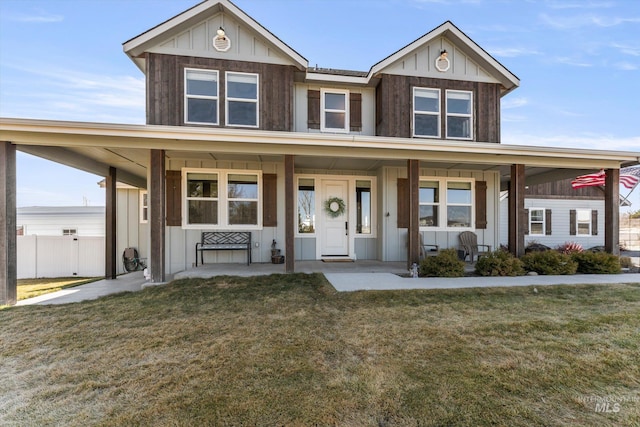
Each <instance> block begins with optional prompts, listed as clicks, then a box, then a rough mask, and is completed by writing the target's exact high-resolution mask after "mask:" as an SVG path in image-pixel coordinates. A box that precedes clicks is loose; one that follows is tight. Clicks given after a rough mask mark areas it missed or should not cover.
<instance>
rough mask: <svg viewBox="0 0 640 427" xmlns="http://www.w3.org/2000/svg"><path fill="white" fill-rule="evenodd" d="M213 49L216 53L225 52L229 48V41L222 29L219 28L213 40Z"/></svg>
mask: <svg viewBox="0 0 640 427" xmlns="http://www.w3.org/2000/svg"><path fill="white" fill-rule="evenodd" d="M213 48H214V49H215V50H217V51H218V52H226V51H228V50H229V49H230V48H231V40H230V39H229V37H227V35H226V34H225V32H224V28H222V27H220V28H219V29H218V31H217V34H216V36H215V37H214V38H213Z"/></svg>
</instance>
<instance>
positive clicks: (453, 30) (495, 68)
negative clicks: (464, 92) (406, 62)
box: [368, 21, 520, 95]
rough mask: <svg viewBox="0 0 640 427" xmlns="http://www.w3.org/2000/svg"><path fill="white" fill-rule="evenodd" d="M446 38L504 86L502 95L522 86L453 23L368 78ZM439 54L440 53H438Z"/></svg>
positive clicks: (386, 62)
mask: <svg viewBox="0 0 640 427" xmlns="http://www.w3.org/2000/svg"><path fill="white" fill-rule="evenodd" d="M442 37H444V38H446V39H448V40H449V41H451V42H452V43H453V44H454V46H455V48H456V49H459V50H461V51H462V52H463V53H464V54H465V55H467V56H468V57H469V58H470V59H471V60H472V61H474V62H475V63H477V64H478V65H479V66H480V67H482V68H483V69H484V70H486V71H487V72H488V73H489V74H490V75H491V76H492V77H493V78H495V79H496V80H497V81H499V82H500V83H501V84H502V86H503V88H504V89H503V92H502V94H503V95H505V94H507V93H509V92H511V91H512V90H514V89H516V88H517V87H518V86H519V85H520V79H518V77H517V76H516V75H515V74H513V73H512V72H511V71H509V70H508V69H507V68H506V67H504V66H503V65H502V64H501V63H500V62H498V61H497V60H496V59H495V58H493V57H492V56H491V55H489V54H488V53H487V52H486V51H485V50H484V49H482V48H481V47H480V46H479V45H478V44H477V43H476V42H474V41H473V40H471V39H470V38H469V37H468V36H467V35H466V34H465V33H463V32H462V31H461V30H460V29H459V28H458V27H456V26H455V25H454V24H453V23H452V22H451V21H446V22H445V23H443V24H442V25H440V26H439V27H437V28H434V29H433V30H431V31H429V32H428V33H426V34H425V35H423V36H422V37H420V38H418V39H417V40H415V41H413V42H411V43H409V44H408V45H406V46H405V47H403V48H402V49H400V50H398V51H396V52H395V53H392V54H391V55H389V56H387V57H386V58H384V59H383V60H382V61H380V62H378V63H377V64H375V65H374V66H373V67H371V69H370V70H369V75H368V78H369V79H371V78H373V77H375V76H376V75H378V74H380V73H384V71H385V69H388V68H389V67H390V66H391V65H392V64H394V63H396V62H398V61H400V60H402V59H403V58H405V57H406V56H407V55H409V54H411V53H413V52H415V51H417V50H419V49H420V48H422V47H423V46H425V45H427V44H429V43H430V42H433V41H434V40H437V39H438V38H442ZM438 54H439V53H438Z"/></svg>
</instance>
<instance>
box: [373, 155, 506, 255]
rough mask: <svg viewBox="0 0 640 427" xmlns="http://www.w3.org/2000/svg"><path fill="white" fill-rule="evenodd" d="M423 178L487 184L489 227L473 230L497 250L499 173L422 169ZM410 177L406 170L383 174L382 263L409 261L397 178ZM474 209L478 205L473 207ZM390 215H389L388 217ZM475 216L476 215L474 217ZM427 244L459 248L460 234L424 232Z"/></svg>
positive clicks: (479, 237)
mask: <svg viewBox="0 0 640 427" xmlns="http://www.w3.org/2000/svg"><path fill="white" fill-rule="evenodd" d="M420 177H439V178H473V179H474V180H475V181H476V182H477V181H484V182H486V184H487V187H486V228H484V229H481V228H474V229H473V231H474V232H475V233H476V234H477V235H478V243H482V244H487V245H491V248H492V249H497V247H498V237H499V236H498V234H499V230H498V229H497V227H496V223H497V218H498V209H499V199H498V192H497V190H496V189H497V188H499V185H500V182H499V181H500V177H499V174H498V173H497V172H489V171H487V172H477V171H465V170H438V169H435V170H434V169H428V168H420ZM402 178H407V169H406V168H395V167H385V168H383V169H382V171H381V179H380V180H379V181H380V182H381V183H382V185H383V191H382V196H381V197H382V200H381V203H380V205H382V212H380V215H379V216H378V218H379V221H381V225H382V233H383V236H382V239H380V240H381V241H382V242H384V244H382V246H381V248H380V250H381V259H382V261H406V260H407V228H404V227H398V216H397V206H398V188H397V185H398V179H402ZM474 207H475V204H474ZM387 214H388V215H387ZM474 217H475V214H474ZM421 233H422V237H423V241H424V243H425V244H431V245H439V246H440V249H447V248H456V249H457V248H458V246H459V244H460V243H459V241H458V235H459V234H460V232H459V231H452V230H437V231H421Z"/></svg>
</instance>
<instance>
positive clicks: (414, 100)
mask: <svg viewBox="0 0 640 427" xmlns="http://www.w3.org/2000/svg"><path fill="white" fill-rule="evenodd" d="M416 90H430V91H434V92H436V93H437V94H438V112H437V113H433V112H430V111H416ZM441 96H442V95H441V90H440V89H437V88H433V87H417V86H414V88H413V97H412V98H411V102H412V109H413V115H412V117H411V124H412V129H411V133H412V135H413V136H414V137H416V138H440V131H441V129H442V111H441V110H442V108H441V102H442V101H441ZM416 114H423V115H425V116H437V117H438V133H437V134H436V135H422V134H417V133H416Z"/></svg>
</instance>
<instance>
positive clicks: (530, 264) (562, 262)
mask: <svg viewBox="0 0 640 427" xmlns="http://www.w3.org/2000/svg"><path fill="white" fill-rule="evenodd" d="M521 261H522V264H523V266H524V269H525V270H527V271H535V272H536V273H538V274H545V275H552V274H553V275H555V274H575V273H576V270H577V269H578V263H577V262H576V261H573V260H572V259H571V256H570V255H565V254H561V253H560V252H558V251H544V252H530V253H528V254H525V255H524V256H523V257H522V258H521Z"/></svg>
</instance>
